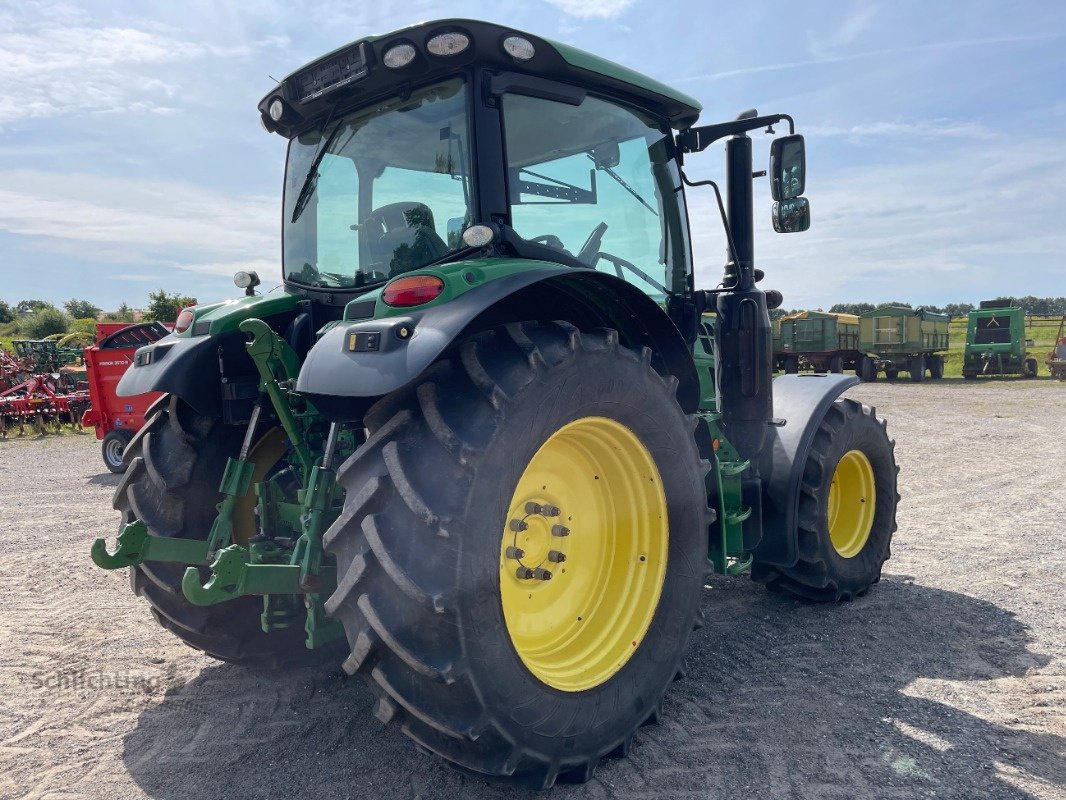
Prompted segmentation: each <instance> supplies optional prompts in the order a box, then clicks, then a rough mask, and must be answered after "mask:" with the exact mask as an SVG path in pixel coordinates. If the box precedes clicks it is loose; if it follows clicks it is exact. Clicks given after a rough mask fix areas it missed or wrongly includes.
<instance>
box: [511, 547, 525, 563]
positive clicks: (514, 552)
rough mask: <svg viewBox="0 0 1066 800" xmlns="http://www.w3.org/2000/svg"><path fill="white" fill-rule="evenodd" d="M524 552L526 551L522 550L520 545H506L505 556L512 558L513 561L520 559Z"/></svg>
mask: <svg viewBox="0 0 1066 800" xmlns="http://www.w3.org/2000/svg"><path fill="white" fill-rule="evenodd" d="M525 554H526V551H525V550H523V549H522V548H521V547H508V548H507V557H508V558H510V559H513V560H515V561H518V560H520V559H521V558H522V556H524V555H525Z"/></svg>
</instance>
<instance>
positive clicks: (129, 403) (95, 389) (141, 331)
mask: <svg viewBox="0 0 1066 800" xmlns="http://www.w3.org/2000/svg"><path fill="white" fill-rule="evenodd" d="M169 334H170V331H169V330H168V329H167V327H166V326H164V325H163V324H162V323H159V322H141V323H135V324H133V325H130V324H128V323H124V322H98V323H96V344H94V345H93V346H92V347H86V348H85V354H84V358H85V370H86V373H87V375H88V383H89V399H90V404H89V408H88V409H86V411H85V413H84V414H82V417H81V424H82V426H83V427H86V428H95V429H96V438H97V439H99V440H100V452H101V454H102V455H103V458H104V464H105V465H106V466H107V468H108V469H109V470H111V472H125V470H126V464H125V462H124V461H123V459H122V455H123V453H124V451H125V449H126V446H127V445H128V444H129V443H130V440H131V439H132V438H133V435H134V434H135V433H137V431H138V430H140V428H141V426H142V425H143V424H144V412H145V411H147V410H148V407H149V406H150V405H151V404H152V403H154V402H155V401H156V400H157V399H158V398H159V397H160V396H161V395H160V394H159V393H158V392H148V393H145V394H139V395H135V396H133V397H122V398H120V397H118V396H117V395H116V394H115V390H116V389H117V387H118V384H119V381H120V380H121V378H122V376H123V374H124V373H125V372H126V370H127V369H128V368H129V366H130V364H132V363H133V356H134V353H135V352H136V351H137V349H138V348H140V347H144V346H145V345H147V344H151V343H152V342H157V341H159V340H160V339H162V338H163V337H165V336H168V335H169Z"/></svg>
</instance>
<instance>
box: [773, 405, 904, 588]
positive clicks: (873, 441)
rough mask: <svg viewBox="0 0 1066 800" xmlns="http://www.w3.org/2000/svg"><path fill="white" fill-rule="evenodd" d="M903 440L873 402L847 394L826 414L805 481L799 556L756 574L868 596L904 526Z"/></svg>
mask: <svg viewBox="0 0 1066 800" xmlns="http://www.w3.org/2000/svg"><path fill="white" fill-rule="evenodd" d="M894 451H895V442H893V441H892V440H891V439H889V438H888V433H887V432H886V427H885V423H884V422H883V421H882V420H878V419H877V416H876V414H875V413H874V410H873V409H872V408H870V407H869V406H865V405H862V404H861V403H857V402H855V401H854V400H849V399H846V398H843V399H839V400H836V401H835V402H834V403H833V405H831V406H830V407H829V409H828V410H827V411H826V414H825V418H824V419H823V421H822V424H821V425H820V426H819V430H818V433H817V434H816V436H815V438H814V442H813V443H812V445H811V449H810V452H809V453H808V456H807V460H806V463H805V465H804V471H803V481H802V483H801V485H800V497H799V515H798V527H799V529H798V531H797V535H798V553H799V560H798V562H797V563H796V564H795V565H794V566H792V567H788V568H786V567H779V566H771V565H766V564H758V563H756V564H755V565H754V566H753V568H752V578H753V579H754V580H757V581H759V582H761V583H765V584H767V586H768V587H769V588H770V589H775V590H782V591H787V592H790V593H792V594H795V595H798V596H800V597H803V598H806V599H808V600H815V601H823V602H836V601H839V600H850V599H852V598H854V597H858V596H860V595H863V594H865V593H866V592H867V591H868V590H869V589H870V587H871V586H872V585H873V584H875V583H877V582H878V581H879V580H880V579H881V568H882V566H883V564H884V562H885V561H886V560H887V559H888V558H889V555H890V544H891V541H892V534H893V533H895V531H896V504H897V503H898V502H899V495H898V494H897V493H896V476H897V474H898V473H899V468H898V467H897V466H896V459H895V454H894Z"/></svg>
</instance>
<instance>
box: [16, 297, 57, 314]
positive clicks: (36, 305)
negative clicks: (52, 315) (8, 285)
mask: <svg viewBox="0 0 1066 800" xmlns="http://www.w3.org/2000/svg"><path fill="white" fill-rule="evenodd" d="M45 308H55V306H54V305H52V304H51V303H48V302H46V301H44V300H19V302H18V305H17V306H15V311H17V312H18V313H19V314H20V315H22V314H35V313H37V312H38V311H41V310H42V309H45Z"/></svg>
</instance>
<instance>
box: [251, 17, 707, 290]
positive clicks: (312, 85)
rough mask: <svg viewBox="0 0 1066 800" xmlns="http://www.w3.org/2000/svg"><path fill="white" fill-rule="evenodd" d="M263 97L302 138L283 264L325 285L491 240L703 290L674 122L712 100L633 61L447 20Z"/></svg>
mask: <svg viewBox="0 0 1066 800" xmlns="http://www.w3.org/2000/svg"><path fill="white" fill-rule="evenodd" d="M260 110H261V112H262V115H263V124H264V126H266V127H267V128H268V129H270V130H272V131H275V132H277V133H279V134H281V135H283V136H286V137H287V138H288V139H289V147H288V159H287V167H286V179H285V202H284V214H283V268H284V275H285V280H286V283H287V284H288V285H289V286H291V287H292V288H294V289H296V290H298V291H301V292H303V293H306V294H307V295H308V296H309V297H311V298H312V299H315V300H319V301H320V302H326V303H327V304H330V303H341V302H344V301H346V300H347V299H350V297H352V296H354V295H357V294H362V293H365V292H367V291H369V290H371V289H374V288H376V287H379V286H382V285H383V284H385V283H386V282H387V281H389V280H391V279H393V278H396V277H397V276H399V275H403V274H406V273H410V272H412V271H415V270H422V269H426V268H431V267H434V266H437V265H441V264H445V263H448V262H455V261H460V260H463V259H468V258H470V257H472V256H474V255H482V256H483V255H485V254H486V252H487V251H491V254H492V255H493V256H496V257H499V256H503V257H518V258H528V259H536V260H542V261H547V262H554V263H558V264H562V265H565V266H568V267H571V268H591V269H598V270H602V271H605V272H608V273H610V274H613V275H616V276H618V277H622V278H624V279H625V280H627V281H629V282H630V283H633V284H634V285H636V286H637V287H638V288H640V289H641V290H642V291H643V292H645V293H646V294H648V295H651V296H653V297H655V298H656V299H658V300H660V301H661V302H664V303H665V302H666V300H667V298H668V297H670V296H674V295H682V294H684V293H685V292H687V291H691V285H690V281H689V279H688V275H689V273H690V263H691V259H690V257H689V244H688V231H687V227H686V225H687V213H686V210H685V206H684V193H683V191H682V185H681V177H680V163H679V156H678V150H677V148H676V147H675V144H674V138H673V130H672V129H673V128H680V127H683V126H688V125H690V124H691V123H692V122H693V121H695V119H696V117H697V116H698V114H699V112H700V106H699V104H698V103H697V102H696V101H695V100H693V99H691V98H689V97H687V96H685V95H683V94H681V93H678V92H676V91H674V90H672V89H669V88H668V87H666V86H662V85H660V84H657V83H656V82H654V81H651V80H649V79H647V78H643V77H642V76H639V75H637V74H636V73H631V72H630V71H629V70H626V69H625V68H623V67H621V66H618V65H616V64H612V63H611V62H609V61H606V60H603V59H600V58H597V57H595V56H591V55H589V54H587V53H582V52H581V51H578V50H575V49H573V48H570V47H567V46H565V45H560V44H556V43H553V42H549V41H547V40H544V39H540V38H538V37H533V36H528V35H526V34H522V35H518V34H516V33H514V32H513V31H510V30H508V29H506V28H502V27H499V26H495V25H491V24H487V23H481V22H472V21H448V22H436V23H430V24H426V25H420V26H416V27H412V28H408V29H406V30H403V31H399V32H397V33H396V34H393V35H391V36H388V37H383V38H376V39H366V40H362V41H359V42H355V43H353V44H352V45H350V46H348V47H347V48H344V49H342V50H340V51H336V52H334V53H331V54H329V55H328V56H326V57H324V58H322V59H319V60H317V61H315V62H313V63H312V64H309V65H307V66H306V67H304V68H303V69H301V70H298V71H297V72H296V73H293V75H291V76H289V77H288V78H286V79H285V80H283V81H282V82H281V83H280V84H279V85H278V87H277V88H276V89H275V90H274V91H273V92H271V93H270V94H269V95H267V97H265V98H264V99H263V101H262V102H261V103H260ZM468 232H469V233H468Z"/></svg>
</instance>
